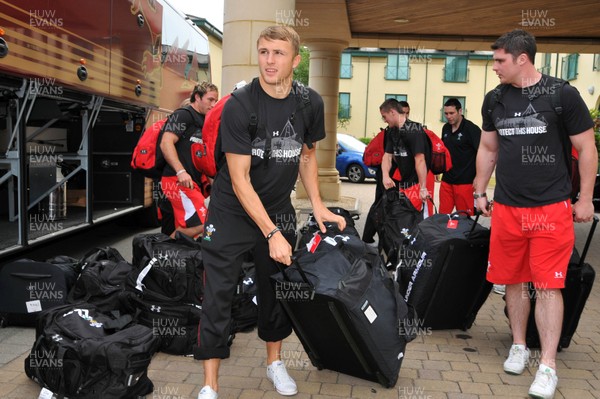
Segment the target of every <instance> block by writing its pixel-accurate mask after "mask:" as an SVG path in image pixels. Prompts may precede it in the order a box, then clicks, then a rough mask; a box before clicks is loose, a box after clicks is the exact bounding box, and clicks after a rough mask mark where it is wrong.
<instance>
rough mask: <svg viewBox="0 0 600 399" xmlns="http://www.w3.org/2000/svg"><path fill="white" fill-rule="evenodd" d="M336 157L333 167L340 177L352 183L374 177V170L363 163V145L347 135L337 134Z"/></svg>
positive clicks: (364, 146)
mask: <svg viewBox="0 0 600 399" xmlns="http://www.w3.org/2000/svg"><path fill="white" fill-rule="evenodd" d="M337 143H338V148H337V156H336V158H335V167H336V169H337V170H338V173H339V174H340V176H341V177H347V178H348V180H350V181H351V182H352V183H360V182H362V181H364V180H365V178H367V177H372V178H374V177H375V169H373V168H370V167H368V166H366V165H365V164H364V163H363V160H362V158H363V153H364V152H365V148H366V147H367V146H366V144H365V143H363V142H362V141H360V140H358V139H357V138H355V137H353V136H350V135H349V134H344V133H338V134H337Z"/></svg>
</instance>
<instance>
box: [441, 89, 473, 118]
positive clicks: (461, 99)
mask: <svg viewBox="0 0 600 399" xmlns="http://www.w3.org/2000/svg"><path fill="white" fill-rule="evenodd" d="M450 98H456V99H457V100H458V101H459V102H460V105H462V111H463V116H464V117H466V115H467V108H466V107H465V104H466V101H467V98H466V97H459V96H444V100H443V101H442V111H441V112H440V113H441V114H442V115H441V117H440V121H441V122H443V123H446V122H448V119H446V115H444V104H446V101H448V99H450Z"/></svg>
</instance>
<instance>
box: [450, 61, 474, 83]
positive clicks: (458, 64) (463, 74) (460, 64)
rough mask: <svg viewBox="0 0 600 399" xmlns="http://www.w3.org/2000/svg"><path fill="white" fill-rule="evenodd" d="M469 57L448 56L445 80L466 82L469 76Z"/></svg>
mask: <svg viewBox="0 0 600 399" xmlns="http://www.w3.org/2000/svg"><path fill="white" fill-rule="evenodd" d="M468 65H469V59H468V58H467V57H465V56H448V57H446V66H445V67H444V82H466V81H467V78H468V76H467V75H468V68H467V66H468Z"/></svg>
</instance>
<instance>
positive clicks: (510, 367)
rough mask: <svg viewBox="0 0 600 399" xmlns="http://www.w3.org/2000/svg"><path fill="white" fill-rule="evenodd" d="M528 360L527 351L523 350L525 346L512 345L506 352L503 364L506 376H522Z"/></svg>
mask: <svg viewBox="0 0 600 399" xmlns="http://www.w3.org/2000/svg"><path fill="white" fill-rule="evenodd" d="M528 360H529V349H527V348H525V345H514V344H513V346H511V347H510V351H509V352H508V358H507V359H506V361H505V362H504V371H505V372H506V373H508V374H514V375H519V374H522V373H523V370H525V366H526V365H527V361H528Z"/></svg>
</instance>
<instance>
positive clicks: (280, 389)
mask: <svg viewBox="0 0 600 399" xmlns="http://www.w3.org/2000/svg"><path fill="white" fill-rule="evenodd" d="M267 378H268V379H269V380H270V381H272V382H273V385H274V386H275V390H276V391H277V393H279V394H280V395H283V396H292V395H295V394H297V393H298V387H297V386H296V383H295V382H294V380H293V379H292V377H290V375H289V374H288V372H287V370H286V368H285V364H283V362H282V361H281V360H276V361H274V362H273V363H271V365H270V366H268V367H267Z"/></svg>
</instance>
